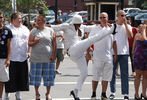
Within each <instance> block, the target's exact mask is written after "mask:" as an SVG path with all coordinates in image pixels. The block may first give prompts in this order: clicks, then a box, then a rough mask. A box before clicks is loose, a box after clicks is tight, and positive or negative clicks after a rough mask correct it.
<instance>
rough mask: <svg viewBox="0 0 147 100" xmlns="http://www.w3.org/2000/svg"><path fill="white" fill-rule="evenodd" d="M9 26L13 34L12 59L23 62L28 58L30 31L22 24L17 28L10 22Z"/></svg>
mask: <svg viewBox="0 0 147 100" xmlns="http://www.w3.org/2000/svg"><path fill="white" fill-rule="evenodd" d="M8 28H9V29H10V30H11V31H12V35H13V38H12V50H11V57H10V60H11V61H20V62H23V61H25V60H26V59H27V52H28V37H29V34H30V31H29V29H28V28H27V27H26V26H24V25H20V27H18V28H16V27H14V26H13V24H10V25H8Z"/></svg>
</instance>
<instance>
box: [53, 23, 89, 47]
mask: <svg viewBox="0 0 147 100" xmlns="http://www.w3.org/2000/svg"><path fill="white" fill-rule="evenodd" d="M51 27H52V28H53V29H54V31H63V32H64V34H63V37H64V46H65V50H67V49H69V48H70V46H73V45H74V44H76V43H77V42H78V41H80V40H81V38H82V37H83V35H84V32H89V31H90V27H86V26H85V25H81V26H80V30H81V32H82V36H81V37H79V36H78V31H76V30H75V27H74V25H73V24H68V23H65V24H60V25H52V26H51Z"/></svg>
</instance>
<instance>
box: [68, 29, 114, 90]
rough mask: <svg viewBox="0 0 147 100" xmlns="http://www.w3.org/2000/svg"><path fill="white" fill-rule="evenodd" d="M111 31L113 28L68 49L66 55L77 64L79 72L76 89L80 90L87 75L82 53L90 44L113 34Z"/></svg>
mask: <svg viewBox="0 0 147 100" xmlns="http://www.w3.org/2000/svg"><path fill="white" fill-rule="evenodd" d="M113 29H114V28H113V27H112V28H111V29H110V30H107V29H106V30H103V31H102V32H101V33H99V34H96V35H94V36H91V37H88V38H87V39H84V40H81V41H79V42H77V43H76V44H74V45H73V46H71V47H70V48H69V51H68V54H69V55H70V58H71V60H73V61H74V62H75V63H76V64H77V66H78V68H79V70H80V77H79V79H78V82H77V85H76V87H75V88H76V89H78V90H81V89H82V85H83V83H84V81H85V79H86V77H87V75H88V69H87V63H86V59H85V55H84V52H85V51H86V50H87V49H88V48H89V47H90V46H91V45H92V44H94V43H95V42H97V41H99V40H101V39H102V38H103V37H105V36H107V35H109V34H111V33H112V32H113Z"/></svg>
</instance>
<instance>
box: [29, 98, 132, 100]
mask: <svg viewBox="0 0 147 100" xmlns="http://www.w3.org/2000/svg"><path fill="white" fill-rule="evenodd" d="M31 100H35V99H31ZM41 100H45V99H42V98H41ZM52 100H73V98H52ZM80 100H91V98H80ZM97 100H100V98H97ZM114 100H123V98H115V99H114ZM129 100H134V99H133V98H132V99H130V98H129Z"/></svg>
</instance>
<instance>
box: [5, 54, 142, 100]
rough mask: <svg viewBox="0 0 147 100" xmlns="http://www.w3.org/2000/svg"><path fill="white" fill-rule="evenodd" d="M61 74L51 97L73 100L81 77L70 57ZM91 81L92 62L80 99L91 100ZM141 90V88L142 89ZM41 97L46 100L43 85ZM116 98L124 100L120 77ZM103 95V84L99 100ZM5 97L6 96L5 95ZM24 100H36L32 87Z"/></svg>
mask: <svg viewBox="0 0 147 100" xmlns="http://www.w3.org/2000/svg"><path fill="white" fill-rule="evenodd" d="M59 70H60V72H62V74H61V75H56V78H55V86H53V87H52V88H51V96H52V98H53V99H52V100H73V98H72V97H71V96H70V91H71V90H72V89H73V88H74V87H75V85H76V81H77V79H78V77H79V70H78V69H77V67H76V64H75V63H74V62H72V61H71V60H70V59H69V57H68V56H65V59H64V61H63V62H61V65H60V68H59ZM131 71H132V70H131V66H130V61H129V98H130V99H134V83H133V81H134V77H132V76H131ZM91 81H92V61H90V62H89V65H88V77H87V78H86V81H85V83H84V85H83V88H82V91H80V92H79V97H80V99H81V100H90V97H91V93H92V89H91ZM140 89H141V88H140ZM39 91H40V95H41V100H45V93H46V88H45V87H44V86H43V83H42V84H41V86H40V90H39ZM116 91H117V92H116V98H115V100H120V99H123V96H122V95H121V82H120V77H119V76H118V77H117V90H116ZM100 95H101V83H99V85H98V88H97V99H100ZM109 95H110V88H109V86H108V90H107V96H109ZM3 96H4V94H3ZM21 96H22V100H35V92H34V87H33V86H30V91H29V92H22V93H21ZM9 98H10V99H9V100H16V99H15V94H14V93H12V94H10V97H9Z"/></svg>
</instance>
